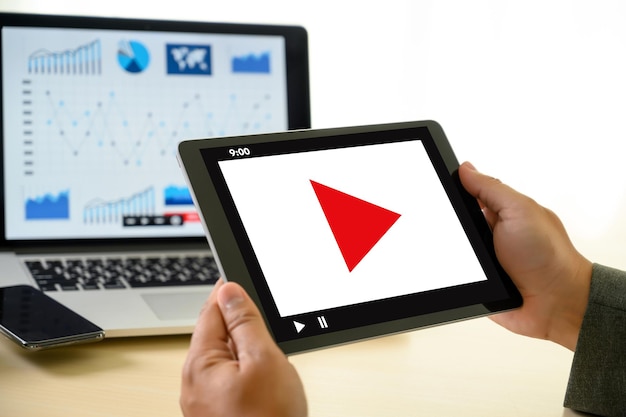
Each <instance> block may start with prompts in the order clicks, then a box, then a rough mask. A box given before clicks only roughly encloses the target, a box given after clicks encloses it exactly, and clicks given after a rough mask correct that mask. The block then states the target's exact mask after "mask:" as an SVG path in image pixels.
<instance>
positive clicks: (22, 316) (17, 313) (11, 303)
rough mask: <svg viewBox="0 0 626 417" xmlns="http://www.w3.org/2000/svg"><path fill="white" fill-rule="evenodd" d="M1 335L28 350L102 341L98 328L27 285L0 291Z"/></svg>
mask: <svg viewBox="0 0 626 417" xmlns="http://www.w3.org/2000/svg"><path fill="white" fill-rule="evenodd" d="M0 333H2V334H4V335H5V336H7V337H8V338H9V339H10V340H12V341H13V342H15V343H17V344H18V345H20V346H21V347H22V348H24V349H27V350H40V349H48V348H53V347H59V346H65V345H71V344H77V343H88V342H97V341H100V340H102V339H104V330H102V329H101V328H100V327H98V326H96V325H95V324H93V323H92V322H90V321H89V320H87V319H86V318H84V317H83V316H81V315H79V314H78V313H76V312H74V311H72V310H70V309H69V308H67V307H65V306H64V305H63V304H61V303H59V302H58V301H56V300H55V299H53V298H52V297H50V296H48V295H46V294H44V293H43V292H42V291H40V290H38V289H36V288H34V287H30V286H28V285H16V286H11V287H3V288H0Z"/></svg>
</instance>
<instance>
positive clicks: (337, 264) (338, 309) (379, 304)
mask: <svg viewBox="0 0 626 417" xmlns="http://www.w3.org/2000/svg"><path fill="white" fill-rule="evenodd" d="M270 136H271V135H270ZM267 139H269V138H268V137H266V140H267ZM256 140H257V141H254V140H253V141H251V142H249V143H245V141H244V142H243V143H233V144H228V145H226V146H219V147H212V148H205V149H202V150H201V153H202V156H203V161H204V164H205V170H206V172H207V173H208V174H209V176H210V177H211V178H212V182H213V184H214V186H215V191H216V194H217V195H218V197H219V200H220V201H221V204H222V207H223V208H224V212H225V214H226V218H227V219H228V224H229V228H230V230H231V231H232V235H233V237H234V239H235V240H236V242H237V246H238V250H239V251H240V253H241V256H242V259H243V263H244V264H245V269H246V270H247V273H248V274H249V277H250V280H251V282H252V285H253V286H254V291H255V293H256V294H257V295H258V300H259V302H260V304H261V307H262V310H263V312H264V314H265V316H266V319H267V321H268V323H269V325H270V328H271V330H272V333H273V334H274V337H275V338H276V340H277V341H278V342H279V343H280V342H288V341H293V340H301V339H306V338H311V337H315V336H319V335H330V334H332V333H333V332H335V333H339V334H340V333H342V332H345V331H350V330H353V329H357V328H359V327H363V326H372V325H379V326H381V325H382V326H383V327H385V325H384V324H385V323H390V322H394V321H398V320H403V319H407V318H410V317H416V316H422V317H424V316H427V315H429V314H432V313H436V312H441V311H446V310H451V309H458V308H463V307H468V306H472V305H475V304H484V303H490V302H496V301H498V300H504V299H509V298H510V297H511V293H510V288H507V286H506V285H504V284H503V282H502V280H503V279H505V280H506V279H508V277H505V275H503V273H502V271H501V270H500V269H499V267H498V265H497V262H495V263H494V259H493V255H492V253H490V250H489V248H488V247H485V246H483V239H482V238H481V236H480V235H481V233H482V232H484V230H482V231H481V230H480V228H484V226H485V224H484V220H483V224H480V226H478V227H477V226H476V224H474V223H473V222H474V220H472V214H471V213H470V211H468V210H467V208H466V206H465V205H466V200H465V199H464V198H463V196H462V193H461V190H459V188H458V187H459V186H458V184H456V183H455V181H454V178H453V176H452V175H450V172H449V171H448V170H447V168H446V165H445V162H444V159H443V157H442V156H441V155H440V152H439V150H438V148H437V146H436V143H435V141H434V140H433V137H432V135H431V134H430V132H429V130H428V129H427V128H426V127H421V128H419V129H413V130H412V131H410V132H409V131H402V132H400V133H399V132H398V131H392V132H384V131H382V132H365V133H356V134H347V135H343V134H341V133H340V132H339V133H338V134H336V135H330V136H323V137H311V138H300V139H294V140H291V141H290V140H279V141H272V140H270V141H263V140H261V139H259V138H258V137H257V139H256ZM446 143H447V142H446ZM192 186H193V182H192ZM194 191H195V192H196V193H197V194H202V193H203V191H202V190H201V189H195V188H194ZM474 204H475V207H472V208H473V209H474V212H473V213H474V214H473V215H474V216H475V215H476V213H480V210H479V209H477V204H476V203H475V202H474ZM207 209H208V208H207ZM200 211H201V212H202V213H203V214H204V215H205V216H206V217H211V214H210V213H209V212H205V211H204V210H203V208H202V204H201V203H200ZM218 240H219V237H218ZM214 243H215V242H214ZM216 249H217V251H218V257H219V249H220V248H219V247H217V248H216ZM223 273H224V274H225V276H226V278H227V279H229V280H230V279H232V280H235V281H238V280H239V277H236V276H231V275H230V273H229V271H228V270H224V271H223ZM331 339H332V338H331Z"/></svg>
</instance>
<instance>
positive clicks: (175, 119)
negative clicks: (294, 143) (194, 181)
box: [2, 27, 288, 239]
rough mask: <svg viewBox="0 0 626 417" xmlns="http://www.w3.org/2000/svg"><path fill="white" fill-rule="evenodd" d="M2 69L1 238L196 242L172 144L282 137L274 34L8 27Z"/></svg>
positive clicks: (281, 74)
mask: <svg viewBox="0 0 626 417" xmlns="http://www.w3.org/2000/svg"><path fill="white" fill-rule="evenodd" d="M2 65H3V68H2V74H3V80H2V103H3V105H2V108H3V123H4V124H3V125H4V129H3V132H2V133H3V138H4V140H3V143H4V167H5V168H4V186H5V193H4V199H5V201H4V203H5V224H6V238H7V239H55V238H61V239H67V238H106V237H122V238H123V237H155V236H203V235H204V234H203V230H202V227H201V224H200V222H199V219H198V216H197V213H196V211H195V209H194V206H193V202H192V199H191V195H190V193H189V189H188V188H187V186H186V184H185V181H184V178H183V176H182V173H181V171H180V168H179V167H178V164H177V162H176V156H175V154H176V146H177V144H178V143H179V142H180V141H181V140H183V139H189V138H199V137H213V136H223V135H234V134H250V133H259V132H269V131H278V130H286V129H287V128H288V120H287V90H286V89H287V86H286V63H285V45H284V39H283V38H282V37H280V36H252V35H235V34H232V35H219V34H198V33H173V32H148V31H119V30H86V29H80V30H79V29H46V28H37V29H33V28H18V27H6V28H3V29H2ZM175 215H176V217H177V218H178V219H182V220H183V223H182V225H181V224H174V225H172V226H163V225H159V223H158V222H159V218H160V217H168V216H175ZM129 217H131V218H132V217H138V218H140V219H142V220H141V221H143V219H147V220H148V223H146V224H145V225H144V226H142V227H130V226H129V224H128V223H126V221H128V218H129ZM124 219H126V220H124ZM152 221H154V222H156V223H154V224H153V223H151V222H152Z"/></svg>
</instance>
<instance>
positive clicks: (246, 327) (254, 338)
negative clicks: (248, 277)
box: [217, 282, 278, 366]
mask: <svg viewBox="0 0 626 417" xmlns="http://www.w3.org/2000/svg"><path fill="white" fill-rule="evenodd" d="M217 302H218V305H219V307H220V310H221V314H222V316H223V318H224V323H225V326H226V329H227V331H228V334H229V335H230V338H231V341H232V345H233V348H234V350H235V354H236V355H237V358H238V359H239V361H240V362H241V363H242V366H244V365H245V362H246V360H249V359H254V358H258V354H259V353H260V352H262V351H277V350H278V347H277V346H276V344H275V342H274V340H273V339H272V337H271V336H270V334H269V332H268V330H267V327H266V326H265V322H264V321H263V318H262V317H261V313H260V312H259V309H258V308H257V307H256V305H255V304H254V302H253V301H252V299H251V298H250V297H249V296H248V294H246V292H245V291H244V289H243V288H241V286H239V285H238V284H236V283H234V282H228V283H226V284H224V286H223V287H222V288H221V289H220V291H219V293H218V294H217Z"/></svg>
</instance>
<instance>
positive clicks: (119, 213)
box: [83, 187, 156, 224]
mask: <svg viewBox="0 0 626 417" xmlns="http://www.w3.org/2000/svg"><path fill="white" fill-rule="evenodd" d="M155 212H156V206H155V197H154V187H150V188H147V189H145V190H144V191H140V192H138V193H136V194H133V195H132V196H130V197H128V198H121V199H119V200H114V201H103V200H100V199H97V200H94V201H92V202H89V203H88V204H87V205H86V206H85V208H84V210H83V222H84V223H86V224H104V223H119V224H121V223H122V221H123V218H124V216H146V215H150V216H153V215H154V214H155Z"/></svg>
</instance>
